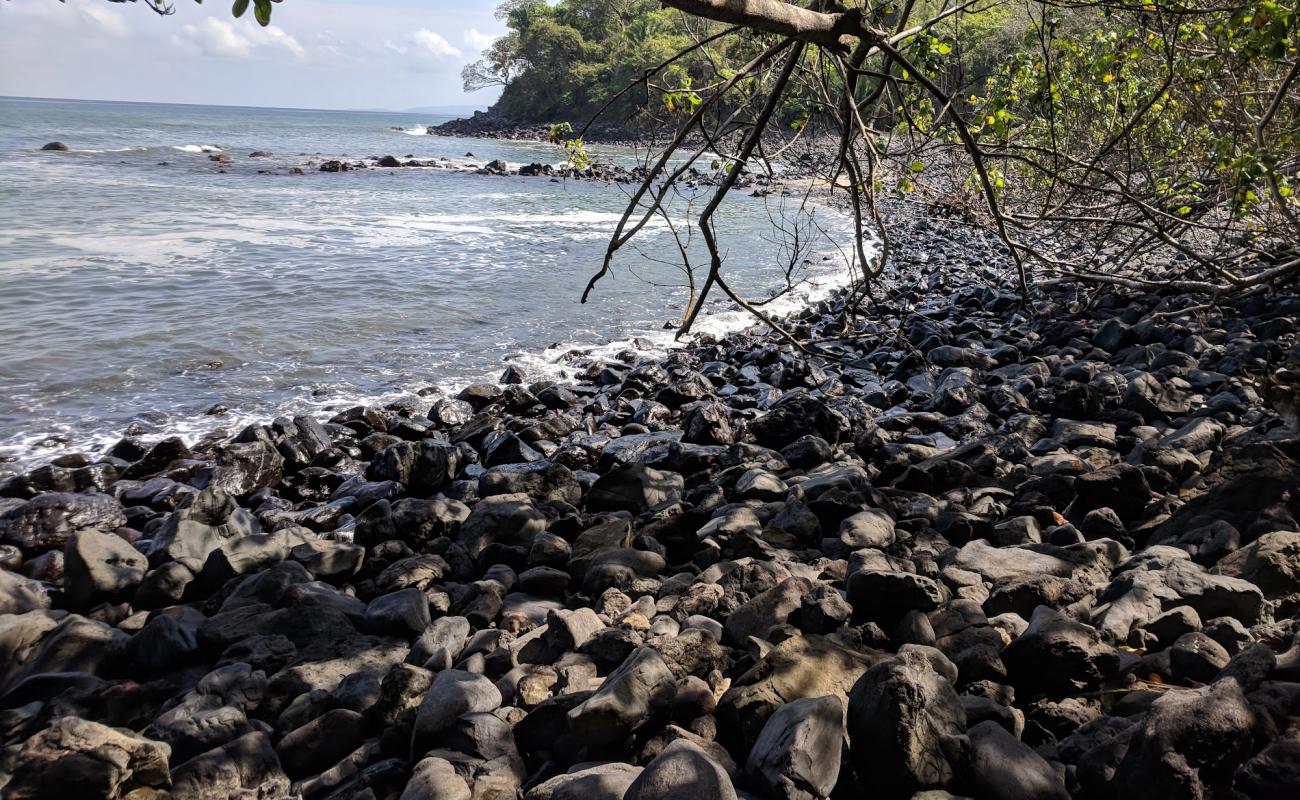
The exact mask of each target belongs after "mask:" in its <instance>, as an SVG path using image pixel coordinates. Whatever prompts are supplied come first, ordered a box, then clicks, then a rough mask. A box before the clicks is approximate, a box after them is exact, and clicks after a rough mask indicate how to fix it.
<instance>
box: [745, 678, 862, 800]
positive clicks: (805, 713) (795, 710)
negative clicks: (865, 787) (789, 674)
mask: <svg viewBox="0 0 1300 800" xmlns="http://www.w3.org/2000/svg"><path fill="white" fill-rule="evenodd" d="M844 710H845V701H844V700H843V699H842V698H840V697H838V696H837V695H826V696H824V697H805V698H802V699H800V700H795V701H793V702H790V703H786V704H785V705H784V706H782V707H781V708H779V709H777V710H776V713H775V714H773V715H772V716H771V717H769V718H768V720H767V724H766V725H764V726H763V732H762V733H761V734H759V736H758V741H757V742H755V743H754V747H753V749H752V750H750V752H749V760H748V761H747V762H746V764H745V771H746V772H747V773H749V776H750V778H751V779H752V780H754V781H755V783H756V784H757V785H758V786H759V787H761V788H762V789H763V791H764V795H765V796H767V797H773V798H783V799H784V800H823V798H826V797H829V796H830V793H831V790H832V789H834V788H835V784H836V782H837V781H838V780H839V776H840V751H841V748H842V746H843V743H844Z"/></svg>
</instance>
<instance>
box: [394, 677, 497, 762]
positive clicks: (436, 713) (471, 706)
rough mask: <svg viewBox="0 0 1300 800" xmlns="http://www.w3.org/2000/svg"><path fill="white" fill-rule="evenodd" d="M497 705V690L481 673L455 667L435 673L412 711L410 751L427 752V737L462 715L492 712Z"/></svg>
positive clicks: (436, 734)
mask: <svg viewBox="0 0 1300 800" xmlns="http://www.w3.org/2000/svg"><path fill="white" fill-rule="evenodd" d="M500 706H501V692H500V690H499V689H497V687H496V684H494V683H492V681H491V680H489V679H488V678H486V677H484V676H483V675H476V674H475V673H473V672H465V671H464V670H459V669H448V670H443V671H442V672H439V673H438V675H437V677H435V678H434V679H433V683H432V684H430V686H429V691H428V692H426V693H425V695H424V700H423V701H422V702H421V703H420V709H419V711H417V712H416V715H415V726H414V728H413V729H412V732H411V749H412V752H413V753H414V754H415V755H417V756H418V755H423V754H424V753H426V752H428V749H429V743H430V740H431V739H433V738H434V737H436V736H438V735H439V734H441V733H443V732H444V731H446V730H448V729H449V728H451V726H452V725H453V724H454V723H455V722H456V720H457V719H458V718H460V717H461V716H462V715H464V714H472V713H479V712H487V711H494V710H496V709H497V708H499V707H500Z"/></svg>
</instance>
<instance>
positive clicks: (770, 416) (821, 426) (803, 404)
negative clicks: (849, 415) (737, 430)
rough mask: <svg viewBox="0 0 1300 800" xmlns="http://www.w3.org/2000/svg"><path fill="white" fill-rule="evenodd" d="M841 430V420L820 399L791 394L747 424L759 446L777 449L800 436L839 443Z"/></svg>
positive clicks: (842, 424) (840, 417)
mask: <svg viewBox="0 0 1300 800" xmlns="http://www.w3.org/2000/svg"><path fill="white" fill-rule="evenodd" d="M844 428H845V425H844V419H843V417H842V416H841V415H840V414H839V413H838V412H836V411H833V410H832V409H831V408H830V407H829V406H827V405H826V404H825V403H823V402H822V401H821V400H818V399H817V398H815V397H812V396H810V395H806V394H792V395H789V396H787V397H786V398H783V399H782V400H781V401H780V402H779V403H778V404H777V405H776V406H774V407H773V408H772V410H771V411H768V412H767V414H765V415H764V416H762V417H760V418H758V419H757V420H755V421H754V422H753V423H751V424H750V426H749V431H750V433H751V434H752V435H753V436H754V440H755V441H757V442H758V443H759V444H761V445H763V446H764V447H772V448H777V449H779V448H782V447H785V446H786V445H788V444H790V443H791V442H793V441H794V440H796V439H798V438H799V437H801V436H817V437H819V438H821V439H824V440H825V441H827V442H829V443H831V444H835V443H837V442H839V441H840V439H841V437H842V435H843V432H844Z"/></svg>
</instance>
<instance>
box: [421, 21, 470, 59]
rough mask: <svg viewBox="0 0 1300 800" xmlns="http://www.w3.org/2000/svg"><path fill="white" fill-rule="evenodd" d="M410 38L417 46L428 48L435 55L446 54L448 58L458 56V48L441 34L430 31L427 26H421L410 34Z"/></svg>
mask: <svg viewBox="0 0 1300 800" xmlns="http://www.w3.org/2000/svg"><path fill="white" fill-rule="evenodd" d="M411 39H412V40H413V41H414V42H415V44H416V45H418V46H419V47H422V48H424V49H425V50H428V51H429V52H430V53H432V54H433V55H435V56H446V57H450V58H460V50H459V49H458V48H456V47H454V46H452V44H451V42H449V41H447V40H446V39H444V38H443V37H442V34H440V33H437V32H435V31H431V30H429V29H428V28H421V29H419V30H418V31H416V32H415V33H413V34H412V35H411Z"/></svg>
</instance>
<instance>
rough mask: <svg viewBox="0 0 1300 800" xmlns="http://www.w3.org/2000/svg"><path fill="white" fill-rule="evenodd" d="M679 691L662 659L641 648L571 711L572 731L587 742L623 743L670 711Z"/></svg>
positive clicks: (652, 652)
mask: <svg viewBox="0 0 1300 800" xmlns="http://www.w3.org/2000/svg"><path fill="white" fill-rule="evenodd" d="M676 692H677V688H676V679H675V678H674V677H673V673H672V671H671V670H670V669H669V668H668V665H667V664H666V663H665V662H664V659H663V657H662V656H660V655H659V653H658V652H657V651H655V650H652V649H651V648H649V647H638V648H637V649H636V650H633V651H632V654H631V655H629V656H628V657H627V658H626V659H624V661H623V663H622V664H621V665H619V667H618V669H616V670H614V671H613V672H612V673H610V674H609V676H608V677H606V678H605V681H604V683H602V684H601V685H600V688H599V689H597V690H596V692H595V694H593V695H592V696H591V697H589V698H587V699H586V700H584V701H583V702H582V703H581V704H579V705H578V706H577V707H575V708H573V709H572V710H571V711H569V713H568V718H569V728H570V729H571V730H572V731H573V733H574V734H575V735H576V736H577V737H578V738H579V739H582V740H583V741H586V742H592V743H609V742H617V741H620V740H622V739H623V738H625V737H627V736H628V735H629V734H631V733H632V732H633V731H635V730H637V729H638V728H640V727H641V726H643V725H645V724H646V723H647V722H649V721H650V720H651V719H652V718H654V717H655V716H657V715H659V714H661V713H664V712H666V711H667V710H668V709H669V708H671V706H672V702H673V698H674V696H675V695H676Z"/></svg>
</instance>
